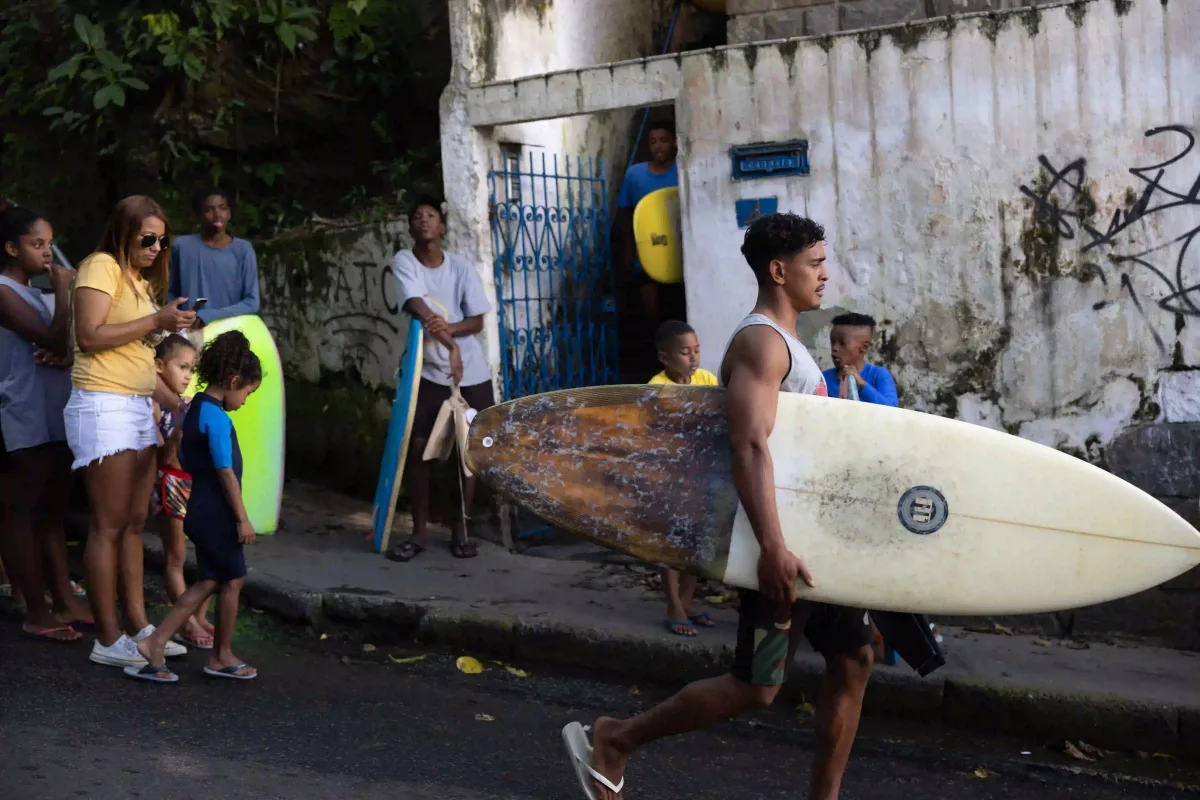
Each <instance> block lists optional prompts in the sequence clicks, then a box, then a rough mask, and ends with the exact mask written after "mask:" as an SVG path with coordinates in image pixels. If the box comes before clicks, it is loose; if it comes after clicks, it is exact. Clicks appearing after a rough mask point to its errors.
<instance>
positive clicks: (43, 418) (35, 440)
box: [0, 275, 71, 453]
mask: <svg viewBox="0 0 1200 800" xmlns="http://www.w3.org/2000/svg"><path fill="white" fill-rule="evenodd" d="M0 286H4V287H7V288H9V289H12V290H13V291H14V292H16V293H17V296H18V297H20V298H21V299H22V300H24V301H25V302H26V303H28V304H29V306H30V307H31V308H32V309H33V310H34V311H36V312H37V313H38V315H39V316H40V317H41V318H42V319H43V320H44V321H45V322H46V324H47V325H49V324H50V322H51V321H52V319H53V317H52V316H51V314H50V309H48V308H46V304H45V303H43V302H42V293H41V292H40V291H38V290H37V289H34V288H33V287H31V286H25V285H23V284H20V283H17V282H16V281H14V280H13V279H12V278H6V277H4V276H3V275H0ZM33 353H34V346H33V344H32V343H31V342H29V341H28V340H27V339H25V338H24V337H22V336H20V335H19V334H17V333H14V332H13V331H10V330H9V329H8V328H4V327H0V431H3V432H4V446H5V448H6V449H7V450H8V452H10V453H11V452H13V451H15V450H24V449H26V448H29V447H36V446H38V445H40V444H46V443H47V442H61V441H66V438H67V432H66V427H65V425H64V423H63V408H65V407H66V405H67V400H68V399H69V398H70V396H71V370H70V369H67V368H65V367H46V366H42V365H40V364H37V363H35V362H34V360H33Z"/></svg>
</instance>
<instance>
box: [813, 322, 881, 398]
mask: <svg viewBox="0 0 1200 800" xmlns="http://www.w3.org/2000/svg"><path fill="white" fill-rule="evenodd" d="M874 336H875V319H874V318H873V317H869V316H867V315H866V314H842V315H840V316H837V317H834V318H833V328H832V329H831V330H830V331H829V350H830V355H832V357H833V369H827V370H825V371H824V372H823V373H821V374H822V375H824V376H825V385H826V386H827V387H828V389H829V396H830V397H840V398H842V399H848V398H849V397H850V396H851V395H850V383H849V381H850V380H852V381H854V383H855V385H856V386H857V387H858V399H859V400H862V401H863V402H866V403H874V404H875V405H880V406H893V407H898V406H899V405H900V401H899V398H898V397H897V395H896V382H895V381H894V380H892V373H890V372H888V370H887V368H886V367H879V366H876V365H875V364H868V363H867V351H868V350H870V349H871V339H872V338H874ZM847 378H849V380H847Z"/></svg>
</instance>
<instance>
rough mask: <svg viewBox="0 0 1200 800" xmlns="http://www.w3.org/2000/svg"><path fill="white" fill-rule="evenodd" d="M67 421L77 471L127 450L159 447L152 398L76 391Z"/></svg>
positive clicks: (73, 466)
mask: <svg viewBox="0 0 1200 800" xmlns="http://www.w3.org/2000/svg"><path fill="white" fill-rule="evenodd" d="M63 420H64V421H65V422H66V424H67V444H68V445H70V446H71V453H72V455H74V456H75V461H74V462H73V463H72V464H71V469H73V470H76V469H80V468H82V467H86V466H87V465H88V464H92V463H95V462H98V461H101V460H103V459H104V457H105V456H113V455H116V454H117V453H121V452H124V451H125V450H134V451H141V450H145V449H146V448H147V447H157V446H158V427H157V426H156V425H155V424H154V404H153V402H152V401H151V399H150V398H149V397H143V396H141V395H136V394H111V393H109V392H89V391H87V390H85V389H78V388H72V389H71V399H70V400H68V401H67V407H66V409H65V410H64V411H63Z"/></svg>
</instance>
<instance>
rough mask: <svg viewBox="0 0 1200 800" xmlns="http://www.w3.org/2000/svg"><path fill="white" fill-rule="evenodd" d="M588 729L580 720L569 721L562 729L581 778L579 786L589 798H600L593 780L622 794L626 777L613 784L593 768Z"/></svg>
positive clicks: (578, 775)
mask: <svg viewBox="0 0 1200 800" xmlns="http://www.w3.org/2000/svg"><path fill="white" fill-rule="evenodd" d="M587 731H588V729H587V728H585V727H583V726H582V725H580V724H579V723H578V722H571V723H568V724H567V726H566V727H565V728H563V731H562V737H563V744H565V745H566V746H567V754H568V755H569V756H570V757H571V766H572V767H574V768H575V777H577V778H579V788H580V789H583V794H584V796H585V797H587V799H588V800H598V798H597V796H596V787H595V786H593V785H592V781H596V782H598V783H600V784H601V785H602V786H604V787H606V788H607V789H608V790H609V791H611V792H612V793H613V794H620V793H621V790H622V789H623V788H625V778H623V777H622V778H621V780H620V781H619V782H618V783H616V784H613V782H612V781H610V780H609V779H608V778H606V777H604V776H603V775H601V774H600V773H599V772H596V770H594V769H592V745H591V743H590V742H588V737H587Z"/></svg>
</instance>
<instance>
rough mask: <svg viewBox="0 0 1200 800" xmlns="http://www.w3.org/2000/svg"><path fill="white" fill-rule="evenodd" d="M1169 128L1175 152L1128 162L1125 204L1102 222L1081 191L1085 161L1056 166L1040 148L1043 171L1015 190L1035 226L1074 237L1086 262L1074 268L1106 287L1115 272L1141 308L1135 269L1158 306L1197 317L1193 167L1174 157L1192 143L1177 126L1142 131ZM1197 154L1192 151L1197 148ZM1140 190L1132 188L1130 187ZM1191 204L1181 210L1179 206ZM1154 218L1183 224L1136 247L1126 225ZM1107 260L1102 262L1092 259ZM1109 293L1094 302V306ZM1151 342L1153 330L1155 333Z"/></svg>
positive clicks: (1199, 175) (1199, 287)
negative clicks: (1131, 181) (1148, 281)
mask: <svg viewBox="0 0 1200 800" xmlns="http://www.w3.org/2000/svg"><path fill="white" fill-rule="evenodd" d="M1166 135H1172V136H1173V137H1175V138H1177V139H1178V141H1179V147H1178V148H1177V150H1176V153H1175V155H1173V156H1171V157H1170V158H1168V159H1167V160H1165V161H1162V162H1160V163H1158V164H1151V165H1149V166H1144V167H1131V168H1130V170H1129V172H1130V174H1132V175H1133V176H1135V177H1136V178H1137V180H1138V181H1139V183H1138V185H1137V187H1136V188H1135V189H1132V190H1131V191H1130V196H1129V197H1128V207H1127V208H1119V209H1117V210H1116V211H1114V212H1113V215H1112V218H1111V219H1110V220H1109V221H1108V224H1107V226H1104V227H1101V226H1099V225H1096V224H1094V214H1095V204H1094V203H1093V202H1092V200H1091V198H1090V196H1089V195H1088V189H1087V161H1086V159H1083V158H1078V159H1076V160H1074V161H1072V162H1070V163H1069V164H1067V165H1066V166H1063V167H1061V168H1060V167H1056V166H1054V164H1053V163H1052V162H1051V161H1050V159H1049V158H1048V157H1046V156H1045V155H1043V156H1040V157H1039V158H1038V162H1039V163H1040V164H1041V167H1042V169H1043V171H1044V172H1043V176H1042V178H1041V180H1039V181H1038V182H1037V184H1036V185H1035V186H1034V187H1030V186H1029V185H1027V184H1022V185H1021V187H1020V188H1021V193H1022V194H1024V195H1025V196H1026V197H1028V198H1029V199H1030V200H1031V201H1032V202H1033V206H1034V221H1035V223H1036V224H1037V227H1038V228H1039V229H1040V230H1049V231H1051V232H1053V234H1054V235H1056V236H1058V237H1059V238H1061V239H1063V240H1068V241H1077V242H1079V253H1080V255H1081V256H1083V257H1085V258H1086V259H1088V260H1087V262H1086V263H1085V264H1083V266H1082V271H1084V272H1086V273H1092V274H1094V275H1096V276H1097V277H1099V279H1100V281H1101V283H1102V284H1103V285H1104V286H1106V287H1107V286H1109V279H1110V274H1109V270H1114V269H1115V270H1116V271H1117V272H1118V273H1119V274H1118V278H1117V280H1118V284H1117V285H1118V286H1119V291H1120V292H1122V293H1124V294H1128V295H1129V298H1130V300H1131V301H1132V302H1133V304H1134V306H1135V307H1136V308H1137V309H1138V310H1139V311H1141V312H1142V313H1143V314H1144V313H1145V309H1144V308H1143V307H1142V301H1141V299H1140V298H1139V297H1138V295H1137V292H1136V291H1135V289H1134V284H1133V280H1132V278H1131V277H1130V276H1131V274H1132V273H1134V272H1137V271H1142V272H1145V273H1148V274H1149V275H1150V276H1152V278H1153V281H1152V282H1153V283H1154V284H1155V285H1160V286H1161V292H1160V293H1159V295H1158V296H1157V297H1156V298H1155V300H1154V302H1155V304H1156V305H1157V306H1158V307H1159V308H1161V309H1162V310H1163V311H1166V312H1168V313H1172V314H1182V315H1184V316H1193V317H1195V316H1200V264H1195V265H1192V266H1193V268H1189V266H1190V263H1191V262H1192V261H1195V260H1196V251H1195V250H1193V249H1192V244H1193V243H1194V241H1195V239H1196V237H1197V235H1198V234H1200V213H1197V211H1196V210H1200V167H1197V168H1195V169H1194V170H1193V169H1189V168H1187V167H1185V166H1184V165H1182V164H1181V162H1182V161H1183V160H1184V159H1185V158H1187V157H1188V156H1189V155H1191V154H1192V152H1193V150H1194V149H1195V147H1196V137H1195V135H1194V134H1193V133H1192V132H1191V131H1190V130H1189V129H1188V128H1186V127H1184V126H1182V125H1167V126H1164V127H1161V128H1153V129H1151V130H1149V131H1146V138H1147V139H1151V138H1155V137H1158V136H1166ZM1198 155H1200V153H1198ZM1139 189H1140V193H1139V192H1138V190H1139ZM1189 208H1190V209H1193V211H1192V212H1190V213H1189V212H1187V211H1186V209H1189ZM1151 220H1156V221H1159V223H1160V228H1164V229H1165V227H1166V225H1167V224H1170V223H1175V222H1180V223H1182V224H1183V229H1182V230H1180V231H1178V232H1175V231H1172V232H1171V235H1169V236H1167V237H1166V238H1165V240H1164V241H1162V242H1161V243H1159V244H1156V245H1154V246H1153V247H1142V246H1141V245H1139V243H1138V241H1137V237H1136V236H1135V232H1134V231H1133V230H1132V229H1133V228H1134V226H1135V225H1137V224H1138V223H1139V222H1149V221H1151ZM1101 261H1105V262H1107V264H1108V265H1109V268H1108V269H1106V268H1105V266H1104V265H1102V264H1101V263H1100V262H1101ZM1109 302H1110V300H1102V301H1100V302H1098V303H1096V304H1095V306H1094V308H1096V309H1097V310H1099V309H1101V308H1103V307H1104V306H1106V305H1108V303H1109ZM1155 339H1156V341H1158V344H1159V347H1160V348H1163V347H1164V346H1163V343H1162V341H1161V339H1160V337H1159V336H1158V335H1157V333H1156V334H1155Z"/></svg>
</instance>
